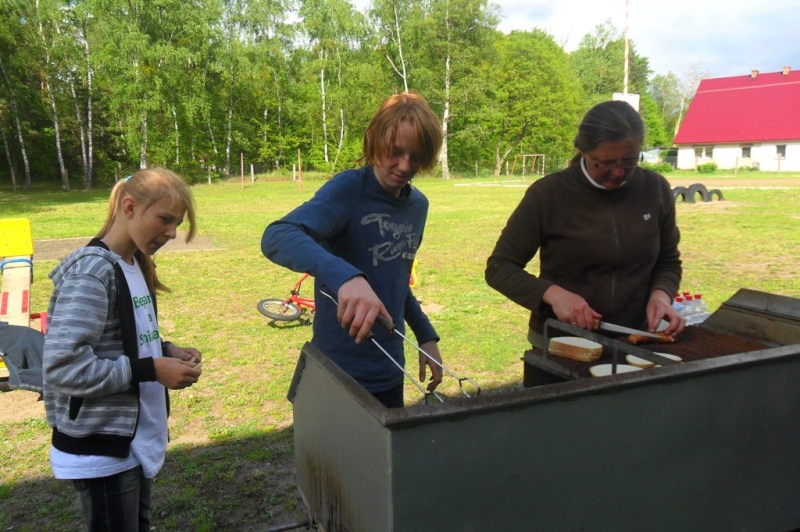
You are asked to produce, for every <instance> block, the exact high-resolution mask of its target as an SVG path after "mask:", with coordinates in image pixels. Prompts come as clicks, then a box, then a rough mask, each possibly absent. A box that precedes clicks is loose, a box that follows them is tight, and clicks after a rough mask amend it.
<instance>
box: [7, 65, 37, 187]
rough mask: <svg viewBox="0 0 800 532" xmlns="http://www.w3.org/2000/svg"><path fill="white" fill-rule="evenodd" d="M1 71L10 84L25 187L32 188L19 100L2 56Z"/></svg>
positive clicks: (9, 97) (9, 98)
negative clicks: (15, 96)
mask: <svg viewBox="0 0 800 532" xmlns="http://www.w3.org/2000/svg"><path fill="white" fill-rule="evenodd" d="M0 71H2V73H3V79H4V80H5V82H6V85H7V86H8V103H9V104H10V105H11V113H12V115H13V116H14V124H15V125H16V128H17V140H18V141H19V150H20V153H21V154H22V164H23V166H24V169H25V184H24V185H23V188H24V189H25V190H28V189H30V188H31V164H30V161H28V152H27V151H26V150H25V138H24V137H23V136H22V124H21V123H20V120H19V111H17V100H16V99H15V98H14V91H13V89H12V88H11V80H10V79H8V74H7V73H6V68H5V65H3V58H2V56H0Z"/></svg>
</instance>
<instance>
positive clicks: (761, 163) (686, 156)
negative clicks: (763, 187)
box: [678, 142, 800, 172]
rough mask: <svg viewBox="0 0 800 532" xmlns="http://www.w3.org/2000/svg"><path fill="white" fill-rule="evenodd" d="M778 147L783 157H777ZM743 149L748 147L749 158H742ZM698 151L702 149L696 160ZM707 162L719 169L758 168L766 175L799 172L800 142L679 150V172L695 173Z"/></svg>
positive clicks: (712, 146)
mask: <svg viewBox="0 0 800 532" xmlns="http://www.w3.org/2000/svg"><path fill="white" fill-rule="evenodd" d="M779 145H782V146H785V147H786V149H785V151H786V157H784V158H779V157H778V146H779ZM742 146H750V158H749V159H748V158H745V157H743V156H742ZM697 148H702V149H701V150H700V151H701V152H702V153H701V155H700V156H699V157H698V155H697ZM709 152H710V153H711V156H709V155H708V153H709ZM709 162H715V163H717V167H719V169H720V170H735V169H737V168H750V167H751V166H757V167H758V168H759V169H760V170H763V171H765V172H800V142H780V143H777V142H775V143H754V144H752V145H751V144H718V145H711V144H704V145H697V146H681V147H679V148H678V169H679V170H695V169H697V167H698V166H699V165H701V164H705V163H709Z"/></svg>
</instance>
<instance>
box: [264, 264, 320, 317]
mask: <svg viewBox="0 0 800 532" xmlns="http://www.w3.org/2000/svg"><path fill="white" fill-rule="evenodd" d="M306 279H308V274H307V273H306V274H303V276H302V277H301V278H300V280H299V281H297V282H296V283H295V284H294V287H293V288H292V292H291V294H290V295H289V297H287V298H286V299H275V298H272V299H269V298H268V299H262V300H261V301H259V302H258V305H257V306H258V311H259V312H261V314H263V315H264V316H266V317H268V318H272V319H273V320H276V321H294V320H296V319H298V318H300V317H301V316H302V315H303V314H304V313H305V312H306V311H310V314H311V316H310V317H307V318H306V321H311V317H313V315H314V311H315V310H316V309H317V307H316V306H315V305H314V298H311V297H300V286H301V285H302V284H303V281H305V280H306Z"/></svg>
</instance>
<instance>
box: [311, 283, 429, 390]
mask: <svg viewBox="0 0 800 532" xmlns="http://www.w3.org/2000/svg"><path fill="white" fill-rule="evenodd" d="M320 293H321V294H322V295H323V296H325V297H327V298H328V299H330V300H331V301H333V303H334V304H335V305H336V306H337V307H338V306H339V302H338V301H336V299H335V298H334V297H333V296H332V295H330V294H329V293H327V292H325V291H324V290H320ZM379 318H381V319H383V320H384V321H387V320H386V318H383V317H381V316H379ZM389 323H390V324H391V322H389ZM392 328H394V325H392ZM389 332H391V331H389ZM401 336H402V335H401ZM367 339H368V340H369V341H371V342H372V343H373V344H375V347H377V348H378V349H380V351H381V353H383V354H384V355H386V357H387V358H388V359H389V360H391V361H392V363H393V364H394V365H395V366H397V368H398V369H399V370H400V371H402V372H403V374H404V375H405V376H406V377H408V380H410V381H411V383H412V384H413V385H414V386H416V387H417V388H418V389H419V391H421V392H422V393H423V394H424V395H425V402H426V403H427V402H428V397H429V396H431V395H432V396H434V397H435V398H436V399H438V400H439V402H440V403H444V398H443V397H442V396H441V395H439V394H438V393H436V392H435V391H433V392H429V391H428V390H426V389H425V388H423V387H422V385H420V384H419V383H418V382H417V381H416V379H414V377H413V376H411V374H410V373H409V372H407V371H406V369H405V368H404V367H403V366H401V365H400V364H399V363H398V362H397V360H395V359H394V357H393V356H392V355H390V354H389V352H388V351H387V350H386V349H384V348H383V346H382V345H381V344H380V343H379V342H378V341H377V340H376V339H375V336H374V335H373V334H372V333H371V332H370V333H369V336H367ZM418 349H419V348H418ZM420 351H421V352H423V353H425V352H424V351H422V350H421V349H420ZM425 356H427V357H428V358H430V359H431V360H434V361H435V359H434V358H433V357H431V356H430V355H429V354H427V353H425ZM436 363H437V364H439V365H440V366H441V363H439V362H438V361H436Z"/></svg>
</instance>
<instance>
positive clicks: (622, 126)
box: [571, 100, 644, 163]
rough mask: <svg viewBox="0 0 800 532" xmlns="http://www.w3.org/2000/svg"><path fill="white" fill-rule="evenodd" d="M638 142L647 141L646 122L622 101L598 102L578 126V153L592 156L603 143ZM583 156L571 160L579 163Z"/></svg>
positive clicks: (579, 155)
mask: <svg viewBox="0 0 800 532" xmlns="http://www.w3.org/2000/svg"><path fill="white" fill-rule="evenodd" d="M624 139H635V140H636V141H638V142H639V144H641V143H642V142H644V122H643V121H642V117H641V116H640V115H639V113H638V112H636V109H634V108H633V107H631V106H630V104H629V103H627V102H623V101H621V100H615V101H608V102H602V103H598V104H597V105H595V106H594V107H592V108H591V109H589V111H588V112H587V113H586V115H585V116H584V117H583V120H582V121H581V125H580V126H578V134H577V135H575V141H574V142H573V145H574V146H575V147H576V148H577V149H578V151H579V152H582V153H589V152H590V151H592V150H594V149H595V148H597V146H598V145H600V144H601V143H603V142H614V141H618V140H624ZM580 158H581V154H580V153H577V154H576V155H575V157H573V158H572V161H571V162H572V163H574V162H577V161H579V160H580Z"/></svg>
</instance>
